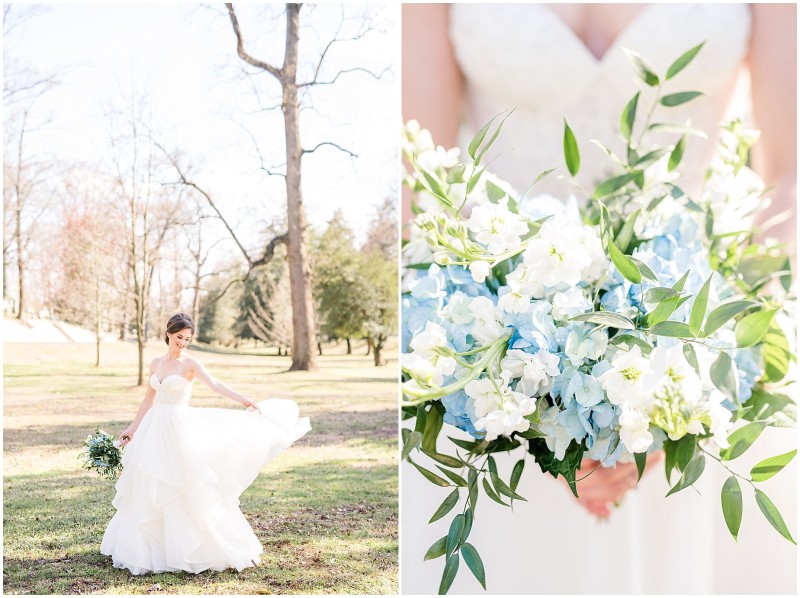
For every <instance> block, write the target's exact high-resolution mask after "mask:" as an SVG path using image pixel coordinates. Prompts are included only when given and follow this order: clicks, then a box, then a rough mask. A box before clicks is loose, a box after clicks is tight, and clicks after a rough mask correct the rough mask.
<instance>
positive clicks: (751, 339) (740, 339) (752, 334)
mask: <svg viewBox="0 0 800 598" xmlns="http://www.w3.org/2000/svg"><path fill="white" fill-rule="evenodd" d="M777 311H778V308H776V307H775V308H772V309H762V310H760V311H756V312H753V313H751V314H747V315H746V316H745V317H743V318H742V319H741V320H739V321H738V322H736V328H735V329H734V330H735V332H736V346H737V347H752V346H753V345H755V344H756V343H758V342H759V341H760V340H761V339H762V338H764V336H765V335H766V334H767V330H769V326H770V324H771V323H772V318H773V317H774V316H775V314H776V313H777Z"/></svg>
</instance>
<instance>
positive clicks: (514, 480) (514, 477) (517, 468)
mask: <svg viewBox="0 0 800 598" xmlns="http://www.w3.org/2000/svg"><path fill="white" fill-rule="evenodd" d="M523 469H525V459H520V460H519V461H517V462H516V464H515V465H514V469H513V470H512V471H511V480H510V484H509V486H510V487H511V489H512V490H516V489H517V485H518V484H519V480H520V478H521V477H522V470H523Z"/></svg>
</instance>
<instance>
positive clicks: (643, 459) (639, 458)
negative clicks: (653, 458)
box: [633, 452, 647, 484]
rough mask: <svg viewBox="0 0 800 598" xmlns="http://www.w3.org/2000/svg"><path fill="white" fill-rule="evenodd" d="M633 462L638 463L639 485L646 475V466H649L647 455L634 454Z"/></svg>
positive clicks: (637, 480) (637, 478)
mask: <svg viewBox="0 0 800 598" xmlns="http://www.w3.org/2000/svg"><path fill="white" fill-rule="evenodd" d="M633 460H634V461H636V474H637V477H636V483H637V484H638V483H639V480H641V479H642V474H644V466H645V465H647V453H646V452H644V453H634V454H633Z"/></svg>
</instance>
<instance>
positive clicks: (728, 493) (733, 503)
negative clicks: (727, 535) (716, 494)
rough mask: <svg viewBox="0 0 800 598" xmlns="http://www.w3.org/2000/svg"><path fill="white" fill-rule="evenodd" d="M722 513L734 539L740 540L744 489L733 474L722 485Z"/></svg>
mask: <svg viewBox="0 0 800 598" xmlns="http://www.w3.org/2000/svg"><path fill="white" fill-rule="evenodd" d="M722 515H723V517H725V525H727V526H728V531H729V532H731V535H732V536H733V539H734V540H736V541H737V542H738V540H739V527H740V526H741V525H742V489H741V488H740V487H739V481H738V480H737V479H736V476H733V475H732V476H731V477H729V478H728V479H727V480H725V483H724V484H723V485H722Z"/></svg>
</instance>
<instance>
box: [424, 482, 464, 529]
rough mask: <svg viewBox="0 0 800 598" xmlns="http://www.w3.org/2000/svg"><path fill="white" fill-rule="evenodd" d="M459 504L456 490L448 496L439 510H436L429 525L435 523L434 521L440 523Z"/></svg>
mask: <svg viewBox="0 0 800 598" xmlns="http://www.w3.org/2000/svg"><path fill="white" fill-rule="evenodd" d="M457 504H458V488H456V489H455V490H453V491H452V492H451V493H450V494H448V495H447V498H445V499H444V502H443V503H442V504H441V505H439V508H438V509H436V512H435V513H434V514H433V516H432V517H431V518H430V520H429V521H428V523H433V522H434V521H438V520H439V519H441V518H442V517H444V516H445V515H447V514H448V513H449V512H450V511H451V510H452V509H453V507H455V506H456V505H457Z"/></svg>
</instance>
